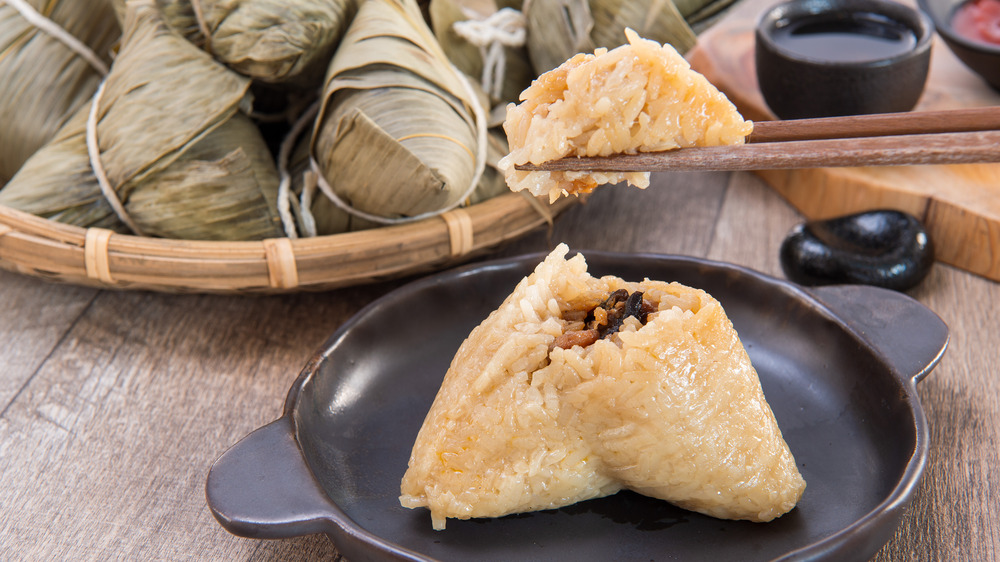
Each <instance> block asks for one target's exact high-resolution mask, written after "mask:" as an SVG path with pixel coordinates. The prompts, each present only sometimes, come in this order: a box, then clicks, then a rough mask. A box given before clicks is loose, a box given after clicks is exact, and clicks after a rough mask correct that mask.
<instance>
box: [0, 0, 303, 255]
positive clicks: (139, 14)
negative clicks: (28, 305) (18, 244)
mask: <svg viewBox="0 0 1000 562" xmlns="http://www.w3.org/2000/svg"><path fill="white" fill-rule="evenodd" d="M128 10H129V11H128V14H127V17H126V24H125V35H124V38H123V43H122V47H121V51H120V53H119V54H118V56H117V58H116V60H115V62H114V65H113V66H112V69H111V72H110V73H109V74H108V77H107V80H106V82H105V83H104V85H103V87H102V89H99V90H98V92H97V94H96V95H95V97H94V98H93V99H92V100H91V103H88V104H86V105H85V106H84V107H82V108H81V109H80V111H78V113H77V114H76V115H74V116H73V118H72V119H71V120H70V121H69V122H68V123H67V124H66V126H64V127H63V128H62V129H61V130H60V131H59V132H58V133H57V134H56V136H55V138H54V139H53V140H52V141H50V142H49V143H48V144H46V145H45V146H44V147H42V148H41V149H40V150H39V151H38V152H36V153H35V154H34V155H33V156H32V157H31V158H30V159H29V160H28V161H27V162H26V163H25V164H24V166H23V167H22V168H21V169H20V171H19V172H18V173H17V174H16V175H15V176H14V177H13V178H12V179H11V181H10V183H8V184H7V186H6V187H5V188H4V189H3V190H0V204H2V205H7V206H9V207H13V208H17V209H20V210H23V211H27V212H30V213H33V214H36V215H39V216H42V217H45V218H50V219H53V220H57V221H60V222H66V223H69V224H74V225H77V226H82V227H91V226H101V227H104V228H110V229H113V230H115V231H118V232H132V233H135V234H139V235H148V236H162V237H167V238H184V239H200V240H257V239H262V238H271V237H280V236H284V230H283V228H282V224H281V221H280V218H279V216H278V213H277V211H276V200H277V187H278V177H277V170H276V168H275V164H274V160H273V158H272V156H271V155H270V153H269V151H268V149H267V146H266V145H265V143H264V140H263V138H262V136H261V134H260V132H259V130H258V129H257V127H256V126H255V125H254V124H253V123H252V122H251V121H250V119H249V117H247V115H246V114H245V112H246V111H247V110H249V107H250V99H249V97H248V95H247V91H248V87H249V84H250V80H249V79H247V78H245V77H243V76H241V75H239V74H237V73H235V72H233V71H231V70H229V69H227V68H226V67H224V66H222V65H221V64H219V63H218V62H216V61H214V60H213V59H212V58H211V57H210V56H209V55H208V54H206V53H205V52H204V51H201V50H199V49H198V48H197V47H195V46H194V45H192V44H191V43H189V42H188V41H186V40H185V39H183V38H182V37H180V36H178V35H176V34H175V33H174V32H173V31H171V30H170V29H169V28H168V27H167V26H166V25H165V23H164V22H163V20H162V19H161V17H160V15H159V12H158V11H157V10H156V9H155V6H154V4H153V1H152V0H131V1H130V2H129V3H128ZM102 180H103V185H102Z"/></svg>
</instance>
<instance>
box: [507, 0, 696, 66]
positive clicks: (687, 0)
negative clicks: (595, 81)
mask: <svg viewBox="0 0 1000 562" xmlns="http://www.w3.org/2000/svg"><path fill="white" fill-rule="evenodd" d="M703 3H705V0H682V1H680V2H677V3H675V2H673V1H671V0H666V1H664V0H602V1H600V2H598V1H597V0H545V1H538V0H528V1H527V2H525V8H524V11H525V16H526V18H527V21H528V52H529V54H530V56H531V61H532V64H534V67H535V71H536V72H537V73H538V74H541V73H543V72H548V71H549V70H552V69H553V68H555V67H557V66H559V65H560V64H561V63H562V62H563V61H565V60H567V59H569V58H570V57H572V56H573V55H576V54H577V53H582V52H591V51H593V50H594V49H597V48H605V49H613V48H615V47H617V46H619V45H621V44H623V43H626V42H627V38H626V36H625V30H626V29H633V30H635V31H636V32H637V33H638V34H639V35H641V36H642V37H645V38H647V39H649V40H652V41H656V42H657V43H663V44H668V45H670V46H672V47H673V48H674V49H675V50H677V52H679V53H682V54H683V53H686V52H687V51H688V50H689V49H691V48H692V47H694V44H695V41H696V40H697V38H696V37H695V34H694V31H693V30H692V29H691V27H690V25H689V24H688V22H687V21H686V19H685V18H686V17H687V15H688V14H687V13H685V12H684V11H682V10H680V9H679V8H680V7H681V6H683V8H684V9H685V10H692V9H696V7H698V6H700V5H701V4H703Z"/></svg>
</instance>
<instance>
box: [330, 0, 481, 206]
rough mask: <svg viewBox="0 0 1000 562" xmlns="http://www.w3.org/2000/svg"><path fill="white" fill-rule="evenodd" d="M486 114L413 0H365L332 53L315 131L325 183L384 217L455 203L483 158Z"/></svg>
mask: <svg viewBox="0 0 1000 562" xmlns="http://www.w3.org/2000/svg"><path fill="white" fill-rule="evenodd" d="M484 114H485V112H484V111H483V106H482V102H481V100H480V99H479V98H478V95H477V93H476V91H475V90H474V89H473V88H472V85H471V84H470V82H469V81H468V80H467V79H466V78H465V77H464V76H463V75H461V73H460V72H459V71H458V70H456V69H455V67H454V66H452V64H451V63H450V62H449V61H448V58H447V57H446V56H445V54H444V52H443V51H442V50H441V47H440V46H439V45H438V43H437V40H436V39H435V37H434V35H433V33H432V32H431V30H430V29H429V28H428V26H427V24H426V22H425V21H424V19H423V15H422V14H421V12H420V9H419V7H418V6H417V5H416V3H415V2H414V1H413V0H370V1H368V2H365V3H364V4H362V5H361V7H360V9H359V11H358V14H357V16H356V17H355V19H354V21H353V22H352V24H351V27H350V28H349V29H348V31H347V33H346V35H345V36H344V39H343V41H342V42H341V45H340V47H339V48H338V49H337V53H336V55H335V56H334V58H333V61H332V62H331V63H330V68H329V70H328V72H327V78H326V85H325V88H324V91H323V96H322V100H321V108H320V113H319V115H318V117H317V121H316V123H317V126H316V129H315V130H314V133H313V138H312V145H311V154H312V157H313V159H314V160H315V162H316V165H317V167H318V171H319V173H320V179H321V180H322V183H321V185H322V186H323V192H324V194H325V195H326V196H327V197H329V198H330V199H331V200H333V201H334V202H335V203H337V205H338V206H339V207H341V208H343V209H345V210H348V211H349V212H351V213H354V214H357V215H359V216H363V218H366V219H369V220H373V221H376V222H383V223H388V222H395V221H400V220H410V219H413V218H414V217H420V216H424V215H427V214H433V213H438V212H441V211H443V210H447V209H448V208H451V207H453V206H455V205H458V204H460V203H461V202H462V200H463V199H465V198H466V197H467V195H468V194H469V193H471V191H472V190H473V189H474V188H475V186H476V185H477V184H478V182H479V177H480V176H481V175H482V172H483V169H484V167H485V154H486V128H485V117H484Z"/></svg>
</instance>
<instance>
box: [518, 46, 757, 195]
mask: <svg viewBox="0 0 1000 562" xmlns="http://www.w3.org/2000/svg"><path fill="white" fill-rule="evenodd" d="M626 35H627V36H628V41H629V43H628V44H627V45H622V46H620V47H617V48H615V49H613V50H611V51H606V50H604V49H598V50H596V51H595V52H594V54H585V53H581V54H578V55H576V56H574V57H573V58H571V59H569V60H568V61H566V62H565V63H563V64H562V65H561V66H559V67H558V68H556V69H554V70H551V71H549V72H547V73H545V74H543V75H541V76H539V77H538V79H536V80H535V81H534V82H533V83H532V85H531V86H530V87H529V88H528V89H527V90H525V91H524V92H523V93H522V94H521V103H520V104H518V105H514V104H510V105H508V106H507V118H506V120H505V121H504V130H505V131H506V132H507V139H508V141H509V144H510V154H509V155H507V156H506V157H504V159H503V160H501V162H500V168H501V170H503V172H504V176H505V177H506V179H507V185H508V186H509V187H510V189H511V190H513V191H521V190H527V191H528V192H530V193H532V194H534V195H548V196H549V199H550V200H552V201H555V200H556V199H557V198H558V197H559V196H561V195H564V194H571V193H572V194H579V193H588V192H590V191H592V190H593V189H594V188H595V187H597V186H598V185H599V184H603V183H618V182H621V181H625V180H627V181H628V182H629V183H630V184H632V185H635V186H637V187H640V188H645V187H647V186H648V185H649V173H647V172H628V173H616V172H574V171H568V172H526V171H519V170H517V169H516V168H515V167H516V166H517V165H519V164H526V163H529V162H530V163H532V164H536V165H537V164H542V163H544V162H546V161H548V160H554V159H558V158H563V157H566V156H609V155H611V154H619V153H636V152H655V151H663V150H671V149H675V148H681V147H688V146H713V145H728V144H742V143H743V142H744V141H745V138H746V136H747V135H749V134H750V132H751V131H752V129H753V123H751V122H749V121H745V120H744V119H743V117H742V116H741V115H740V114H739V112H738V111H737V110H736V107H735V106H734V105H733V104H732V102H730V101H729V100H728V99H727V98H726V97H725V96H724V95H723V94H722V93H721V92H719V90H717V89H716V88H715V87H714V86H713V85H712V84H711V83H709V81H708V80H707V79H706V78H705V77H704V76H702V75H701V74H699V73H697V72H696V71H694V70H692V69H691V67H690V65H689V64H688V63H687V61H686V60H684V58H683V57H682V56H681V55H680V54H678V53H677V51H676V50H674V48H673V47H671V46H670V45H662V46H661V45H659V44H657V43H656V42H654V41H649V40H647V39H643V38H641V37H639V36H638V35H637V34H636V33H635V32H634V31H632V30H631V29H629V30H626Z"/></svg>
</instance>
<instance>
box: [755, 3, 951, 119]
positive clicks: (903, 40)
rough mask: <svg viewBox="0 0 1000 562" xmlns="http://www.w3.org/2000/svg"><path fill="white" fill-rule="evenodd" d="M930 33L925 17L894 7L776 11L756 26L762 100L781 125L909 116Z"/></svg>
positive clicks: (787, 7) (802, 6) (791, 6)
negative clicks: (869, 116) (895, 114)
mask: <svg viewBox="0 0 1000 562" xmlns="http://www.w3.org/2000/svg"><path fill="white" fill-rule="evenodd" d="M940 1H942V2H944V1H947V0H940ZM933 33H934V27H933V24H932V23H931V21H930V19H929V18H928V17H927V16H926V15H925V14H923V13H922V12H920V11H918V10H915V9H912V8H909V7H907V6H904V5H902V4H899V3H896V2H893V1H891V0H791V1H788V2H784V3H781V4H778V5H776V6H774V7H772V8H771V9H769V10H768V11H766V12H765V13H764V14H763V15H762V16H761V18H760V20H759V21H758V24H757V31H756V54H755V58H756V64H757V79H758V82H759V85H760V90H761V93H762V94H763V95H764V100H765V101H766V102H767V105H768V107H769V108H770V109H771V111H772V112H773V113H774V114H775V115H777V116H778V117H780V118H782V119H800V118H809V117H831V116H837V115H858V114H865V113H893V112H901V111H909V110H910V109H913V107H914V106H915V105H916V104H917V100H919V99H920V96H921V94H922V93H923V90H924V84H925V83H926V81H927V71H928V67H929V65H930V52H931V37H932V35H933Z"/></svg>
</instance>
